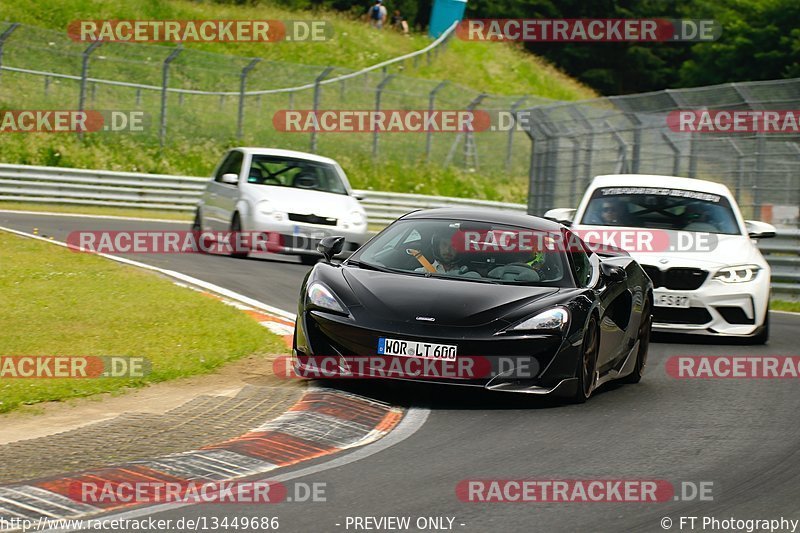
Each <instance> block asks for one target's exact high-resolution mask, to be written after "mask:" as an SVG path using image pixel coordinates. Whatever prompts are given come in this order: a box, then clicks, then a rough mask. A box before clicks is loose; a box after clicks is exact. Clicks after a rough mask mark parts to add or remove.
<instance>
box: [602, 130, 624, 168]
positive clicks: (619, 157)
mask: <svg viewBox="0 0 800 533" xmlns="http://www.w3.org/2000/svg"><path fill="white" fill-rule="evenodd" d="M603 124H604V125H605V126H606V128H608V129H609V131H610V132H611V135H612V136H613V137H614V140H615V141H617V146H618V147H619V148H618V149H617V168H616V171H615V172H617V173H618V174H627V173H628V143H627V142H625V139H623V138H622V135H620V134H619V132H618V131H617V130H616V129H614V128H613V127H612V126H611V124H609V123H608V121H607V120H604V121H603Z"/></svg>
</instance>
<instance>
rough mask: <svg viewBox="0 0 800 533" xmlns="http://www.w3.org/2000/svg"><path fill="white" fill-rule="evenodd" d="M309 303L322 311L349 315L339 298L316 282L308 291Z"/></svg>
mask: <svg viewBox="0 0 800 533" xmlns="http://www.w3.org/2000/svg"><path fill="white" fill-rule="evenodd" d="M306 295H307V296H308V302H309V303H311V304H313V305H314V306H316V307H319V308H320V309H327V310H328V311H334V312H336V313H343V314H347V311H345V310H344V306H343V305H342V304H341V303H339V300H338V298H336V296H334V295H333V293H332V292H331V290H330V289H329V288H328V287H326V286H325V285H323V284H321V283H317V282H314V283H312V284H311V285H309V286H308V289H306Z"/></svg>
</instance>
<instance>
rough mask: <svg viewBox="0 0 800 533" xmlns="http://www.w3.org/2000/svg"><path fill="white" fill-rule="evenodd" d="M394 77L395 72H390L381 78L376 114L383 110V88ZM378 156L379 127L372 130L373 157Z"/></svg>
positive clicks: (377, 93) (376, 91)
mask: <svg viewBox="0 0 800 533" xmlns="http://www.w3.org/2000/svg"><path fill="white" fill-rule="evenodd" d="M392 78H394V74H390V75H389V76H386V77H385V78H383V80H381V82H380V83H379V84H378V86H377V87H375V114H376V115H377V113H378V111H380V110H381V95H382V94H383V89H384V87H386V85H387V84H388V83H389V82H390V81H392ZM377 156H378V128H375V131H373V132H372V157H377Z"/></svg>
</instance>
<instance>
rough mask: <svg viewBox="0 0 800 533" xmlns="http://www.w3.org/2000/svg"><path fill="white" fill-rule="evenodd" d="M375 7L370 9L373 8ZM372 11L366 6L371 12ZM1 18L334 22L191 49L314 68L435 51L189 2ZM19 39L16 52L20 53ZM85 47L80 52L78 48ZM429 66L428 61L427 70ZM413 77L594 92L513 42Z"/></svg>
mask: <svg viewBox="0 0 800 533" xmlns="http://www.w3.org/2000/svg"><path fill="white" fill-rule="evenodd" d="M366 5H367V4H365V6H366ZM365 9H366V7H365ZM0 17H1V18H2V19H4V20H7V21H9V22H21V23H23V24H31V25H35V26H40V27H44V28H50V29H54V30H59V31H64V32H65V31H66V28H67V25H68V24H69V23H70V22H71V21H73V20H77V19H119V20H122V19H145V20H152V19H160V20H168V19H278V20H291V19H315V20H319V19H321V20H327V21H329V22H330V23H331V24H332V26H333V28H334V36H333V38H332V39H331V40H329V41H324V42H277V43H244V42H243V43H219V42H211V43H186V44H185V48H186V49H187V50H198V51H205V52H214V53H218V54H232V55H238V56H247V57H261V58H264V59H267V60H272V61H285V62H290V63H302V64H306V65H333V66H340V67H346V68H351V69H359V68H364V67H367V66H370V65H373V64H376V63H379V62H381V61H385V60H387V59H391V58H394V57H397V56H400V55H403V54H407V53H409V52H413V51H415V50H419V49H421V48H424V47H425V46H427V45H428V44H430V42H431V41H430V39H429V38H428V37H427V36H426V35H424V34H413V33H412V34H411V35H410V36H408V37H406V36H403V35H401V34H400V33H398V32H394V31H383V32H378V31H375V30H373V29H372V28H370V27H369V26H368V25H367V24H366V23H365V22H364V21H362V20H354V19H352V18H351V17H350V16H349V15H347V14H342V13H336V12H313V13H311V12H293V11H288V10H286V9H282V8H280V7H277V6H274V5H269V3H268V2H264V3H261V4H259V5H258V6H235V5H225V4H218V3H210V2H190V1H185V0H167V1H155V0H22V1H17V2H6V3H5V4H4V5H3V7H2V10H0ZM12 43H13V39H12V41H9V45H8V48H9V49H13V45H12ZM76 46H77V45H76ZM424 64H425V63H424V62H422V63H421V65H424ZM406 74H408V75H411V76H418V77H424V78H429V79H435V80H440V79H447V80H451V81H453V82H456V83H459V84H461V85H465V86H467V87H471V88H472V89H474V90H477V91H487V92H494V93H498V94H535V95H538V96H543V97H547V98H557V99H568V100H575V99H580V98H590V97H592V96H595V93H594V91H592V90H591V89H589V88H588V87H586V86H583V85H581V84H580V83H578V82H577V81H575V80H574V79H572V78H570V77H568V76H566V75H565V74H563V73H561V72H559V71H558V70H556V69H555V68H553V67H552V66H549V64H547V63H546V62H545V61H544V60H542V59H540V58H538V57H536V56H533V55H531V54H527V53H524V52H522V51H521V50H520V48H519V47H515V46H513V45H509V44H506V43H493V42H472V41H461V40H459V39H458V38H454V39H453V41H452V43H451V45H450V48H449V49H448V50H447V52H446V53H445V54H444V55H442V56H440V57H439V59H438V61H436V63H435V64H434V65H432V66H431V67H423V68H420V69H419V70H412V69H411V68H410V65H409V68H407V69H406Z"/></svg>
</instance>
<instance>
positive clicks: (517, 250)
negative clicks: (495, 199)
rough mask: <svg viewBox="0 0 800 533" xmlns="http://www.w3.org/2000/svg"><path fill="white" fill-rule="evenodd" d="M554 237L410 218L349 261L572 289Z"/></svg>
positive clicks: (463, 222) (436, 274)
mask: <svg viewBox="0 0 800 533" xmlns="http://www.w3.org/2000/svg"><path fill="white" fill-rule="evenodd" d="M553 235H554V234H552V233H547V232H543V231H538V230H534V229H531V228H520V227H512V226H507V225H503V224H495V223H489V222H474V221H469V220H448V219H406V220H399V221H397V222H395V223H394V224H392V225H391V226H389V227H388V228H386V229H385V230H383V232H381V233H380V234H379V235H378V236H377V237H375V238H374V239H372V240H371V241H370V242H369V243H367V244H366V245H365V246H364V247H362V248H361V249H360V250H359V251H358V252H356V253H355V254H354V255H353V256H352V257H351V258H350V260H349V261H348V262H349V263H351V264H353V265H360V266H365V267H372V268H375V269H377V270H386V271H391V272H396V273H402V274H409V275H417V276H429V277H445V278H450V279H457V280H463V281H471V282H485V283H498V284H518V285H534V286H546V287H574V281H573V279H572V277H571V275H570V272H569V270H568V266H567V265H568V263H567V259H566V253H565V252H564V251H563V249H560V248H559V247H555V246H552V245H553V242H554V239H553ZM556 237H557V235H556Z"/></svg>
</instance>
